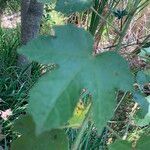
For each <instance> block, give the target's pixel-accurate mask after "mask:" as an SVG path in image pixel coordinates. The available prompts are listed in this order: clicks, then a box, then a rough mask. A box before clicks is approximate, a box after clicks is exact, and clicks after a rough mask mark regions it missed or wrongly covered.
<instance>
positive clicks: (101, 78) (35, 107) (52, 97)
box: [19, 25, 133, 133]
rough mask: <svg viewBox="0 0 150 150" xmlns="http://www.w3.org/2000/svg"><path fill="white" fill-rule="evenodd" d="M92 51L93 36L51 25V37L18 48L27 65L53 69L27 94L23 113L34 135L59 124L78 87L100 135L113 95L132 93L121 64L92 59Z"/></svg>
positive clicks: (109, 57) (112, 56) (116, 59)
mask: <svg viewBox="0 0 150 150" xmlns="http://www.w3.org/2000/svg"><path fill="white" fill-rule="evenodd" d="M92 49H93V37H92V36H91V35H90V34H89V33H88V32H86V31H84V30H83V29H80V28H77V27H75V26H73V25H65V26H57V27H55V35H54V36H51V37H49V36H48V37H43V36H41V37H39V38H37V39H35V40H33V41H31V42H30V43H28V44H27V45H26V46H23V47H21V48H20V50H19V53H22V54H24V55H25V56H27V57H28V58H30V59H31V60H34V61H39V62H40V63H51V62H54V63H58V64H59V68H58V69H56V70H55V71H53V72H52V73H48V74H46V75H45V76H43V77H42V78H41V79H40V80H39V81H38V83H36V84H35V86H34V87H33V88H32V90H31V91H30V99H29V112H30V114H31V115H32V116H33V119H34V121H35V123H36V127H37V132H38V133H41V132H43V131H46V130H51V129H53V128H57V127H59V126H62V125H65V123H66V122H67V121H68V120H69V118H70V117H71V115H72V114H73V111H74V109H73V108H75V106H76V103H77V101H78V98H79V97H78V96H79V95H80V91H81V90H82V89H83V88H88V90H89V91H90V92H91V93H92V95H93V99H94V100H93V108H92V110H93V118H94V120H95V122H96V125H97V127H98V128H99V130H101V129H102V128H103V127H104V126H105V125H106V122H107V121H108V120H109V119H111V117H112V116H113V110H114V108H115V106H116V99H115V97H116V92H117V90H119V89H120V90H124V91H127V90H131V89H132V85H133V78H132V74H131V73H130V71H129V67H128V65H127V62H126V61H125V60H124V59H123V58H122V57H121V56H120V55H119V54H117V53H115V52H105V53H103V54H101V55H98V56H92V54H91V53H92ZM108 93H109V94H108Z"/></svg>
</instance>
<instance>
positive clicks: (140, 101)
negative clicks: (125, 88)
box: [133, 92, 149, 116]
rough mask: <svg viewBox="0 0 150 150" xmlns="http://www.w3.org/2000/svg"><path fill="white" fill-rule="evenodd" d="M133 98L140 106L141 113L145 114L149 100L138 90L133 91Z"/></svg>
mask: <svg viewBox="0 0 150 150" xmlns="http://www.w3.org/2000/svg"><path fill="white" fill-rule="evenodd" d="M133 98H134V100H135V101H136V102H137V103H138V104H139V105H140V107H141V115H142V116H145V115H146V114H147V113H148V110H149V102H148V101H147V99H146V98H145V97H144V96H143V95H142V94H140V92H134V93H133Z"/></svg>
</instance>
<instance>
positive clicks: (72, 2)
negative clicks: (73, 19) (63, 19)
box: [55, 0, 93, 14]
mask: <svg viewBox="0 0 150 150" xmlns="http://www.w3.org/2000/svg"><path fill="white" fill-rule="evenodd" d="M92 4H93V0H57V3H56V7H55V10H56V11H60V12H62V13H64V14H71V13H74V12H81V11H84V10H86V9H88V8H90V7H91V6H92Z"/></svg>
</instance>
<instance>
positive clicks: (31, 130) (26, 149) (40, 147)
mask: <svg viewBox="0 0 150 150" xmlns="http://www.w3.org/2000/svg"><path fill="white" fill-rule="evenodd" d="M14 129H15V130H18V131H19V132H20V133H21V134H22V135H21V137H19V138H18V139H17V140H15V141H14V142H13V144H12V147H11V149H12V150H58V149H62V150H65V149H68V139H67V137H66V135H65V131H63V130H52V131H50V132H44V133H42V134H41V135H38V136H37V135H36V134H35V124H34V122H33V120H32V118H31V117H30V116H29V115H27V116H25V117H22V118H21V119H19V120H18V121H17V122H16V123H15V128H14Z"/></svg>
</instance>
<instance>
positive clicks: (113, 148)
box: [109, 140, 132, 150]
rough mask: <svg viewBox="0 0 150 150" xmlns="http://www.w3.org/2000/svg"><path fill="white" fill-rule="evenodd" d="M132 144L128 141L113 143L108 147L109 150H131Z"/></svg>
mask: <svg viewBox="0 0 150 150" xmlns="http://www.w3.org/2000/svg"><path fill="white" fill-rule="evenodd" d="M131 149H132V144H131V143H129V142H128V141H123V140H122V141H121V140H118V141H115V142H114V143H113V144H111V145H110V146H109V150H131Z"/></svg>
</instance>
